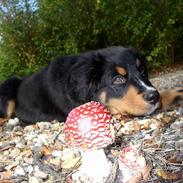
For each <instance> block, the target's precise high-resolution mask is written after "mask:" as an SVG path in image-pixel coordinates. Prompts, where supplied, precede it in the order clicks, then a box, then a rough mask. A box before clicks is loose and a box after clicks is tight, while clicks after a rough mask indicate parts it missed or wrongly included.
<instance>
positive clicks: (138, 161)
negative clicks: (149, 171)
mask: <svg viewBox="0 0 183 183" xmlns="http://www.w3.org/2000/svg"><path fill="white" fill-rule="evenodd" d="M119 162H121V163H122V164H123V165H125V166H127V167H128V168H130V169H138V168H143V167H144V166H146V160H145V158H144V157H143V155H142V153H141V152H140V151H139V150H138V149H137V148H136V147H135V146H133V145H129V146H127V147H125V148H123V149H122V150H121V151H120V155H119Z"/></svg>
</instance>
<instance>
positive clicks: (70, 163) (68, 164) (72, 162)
mask: <svg viewBox="0 0 183 183" xmlns="http://www.w3.org/2000/svg"><path fill="white" fill-rule="evenodd" d="M80 159H81V158H80V157H75V158H72V159H67V160H65V161H64V162H63V163H62V168H64V169H69V168H73V167H75V166H76V165H77V164H78V163H79V161H80Z"/></svg>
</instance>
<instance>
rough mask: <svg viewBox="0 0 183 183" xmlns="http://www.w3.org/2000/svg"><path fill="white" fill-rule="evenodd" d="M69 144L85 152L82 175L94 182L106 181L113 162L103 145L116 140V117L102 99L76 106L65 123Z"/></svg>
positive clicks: (81, 167)
mask: <svg viewBox="0 0 183 183" xmlns="http://www.w3.org/2000/svg"><path fill="white" fill-rule="evenodd" d="M64 131H65V140H66V143H67V145H69V146H72V147H77V148H78V149H79V151H80V152H81V156H82V164H81V166H80V168H79V176H80V177H82V176H86V177H87V178H89V179H90V180H91V182H93V183H102V182H103V180H105V179H106V178H107V177H108V175H109V174H110V168H111V163H110V161H109V160H108V159H107V158H106V156H105V153H104V150H103V148H104V147H106V146H108V145H109V144H111V143H112V142H113V140H114V130H113V124H112V116H111V114H110V113H109V111H108V110H107V109H106V108H105V107H104V106H103V105H102V104H100V103H98V102H93V101H91V102H88V103H86V104H84V105H81V106H79V107H77V108H75V109H73V110H72V111H71V112H70V113H69V115H68V117H67V120H66V123H65V128H64Z"/></svg>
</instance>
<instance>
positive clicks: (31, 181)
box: [29, 177, 40, 183]
mask: <svg viewBox="0 0 183 183" xmlns="http://www.w3.org/2000/svg"><path fill="white" fill-rule="evenodd" d="M29 183H40V181H39V179H38V178H37V177H30V178H29Z"/></svg>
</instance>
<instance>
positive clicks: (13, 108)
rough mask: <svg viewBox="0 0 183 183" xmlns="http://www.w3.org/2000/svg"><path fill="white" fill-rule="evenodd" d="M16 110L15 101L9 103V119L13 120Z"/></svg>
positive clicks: (7, 113)
mask: <svg viewBox="0 0 183 183" xmlns="http://www.w3.org/2000/svg"><path fill="white" fill-rule="evenodd" d="M14 110H15V101H14V100H10V101H8V106H7V112H6V115H7V117H8V118H11V116H12V114H13V112H14Z"/></svg>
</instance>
